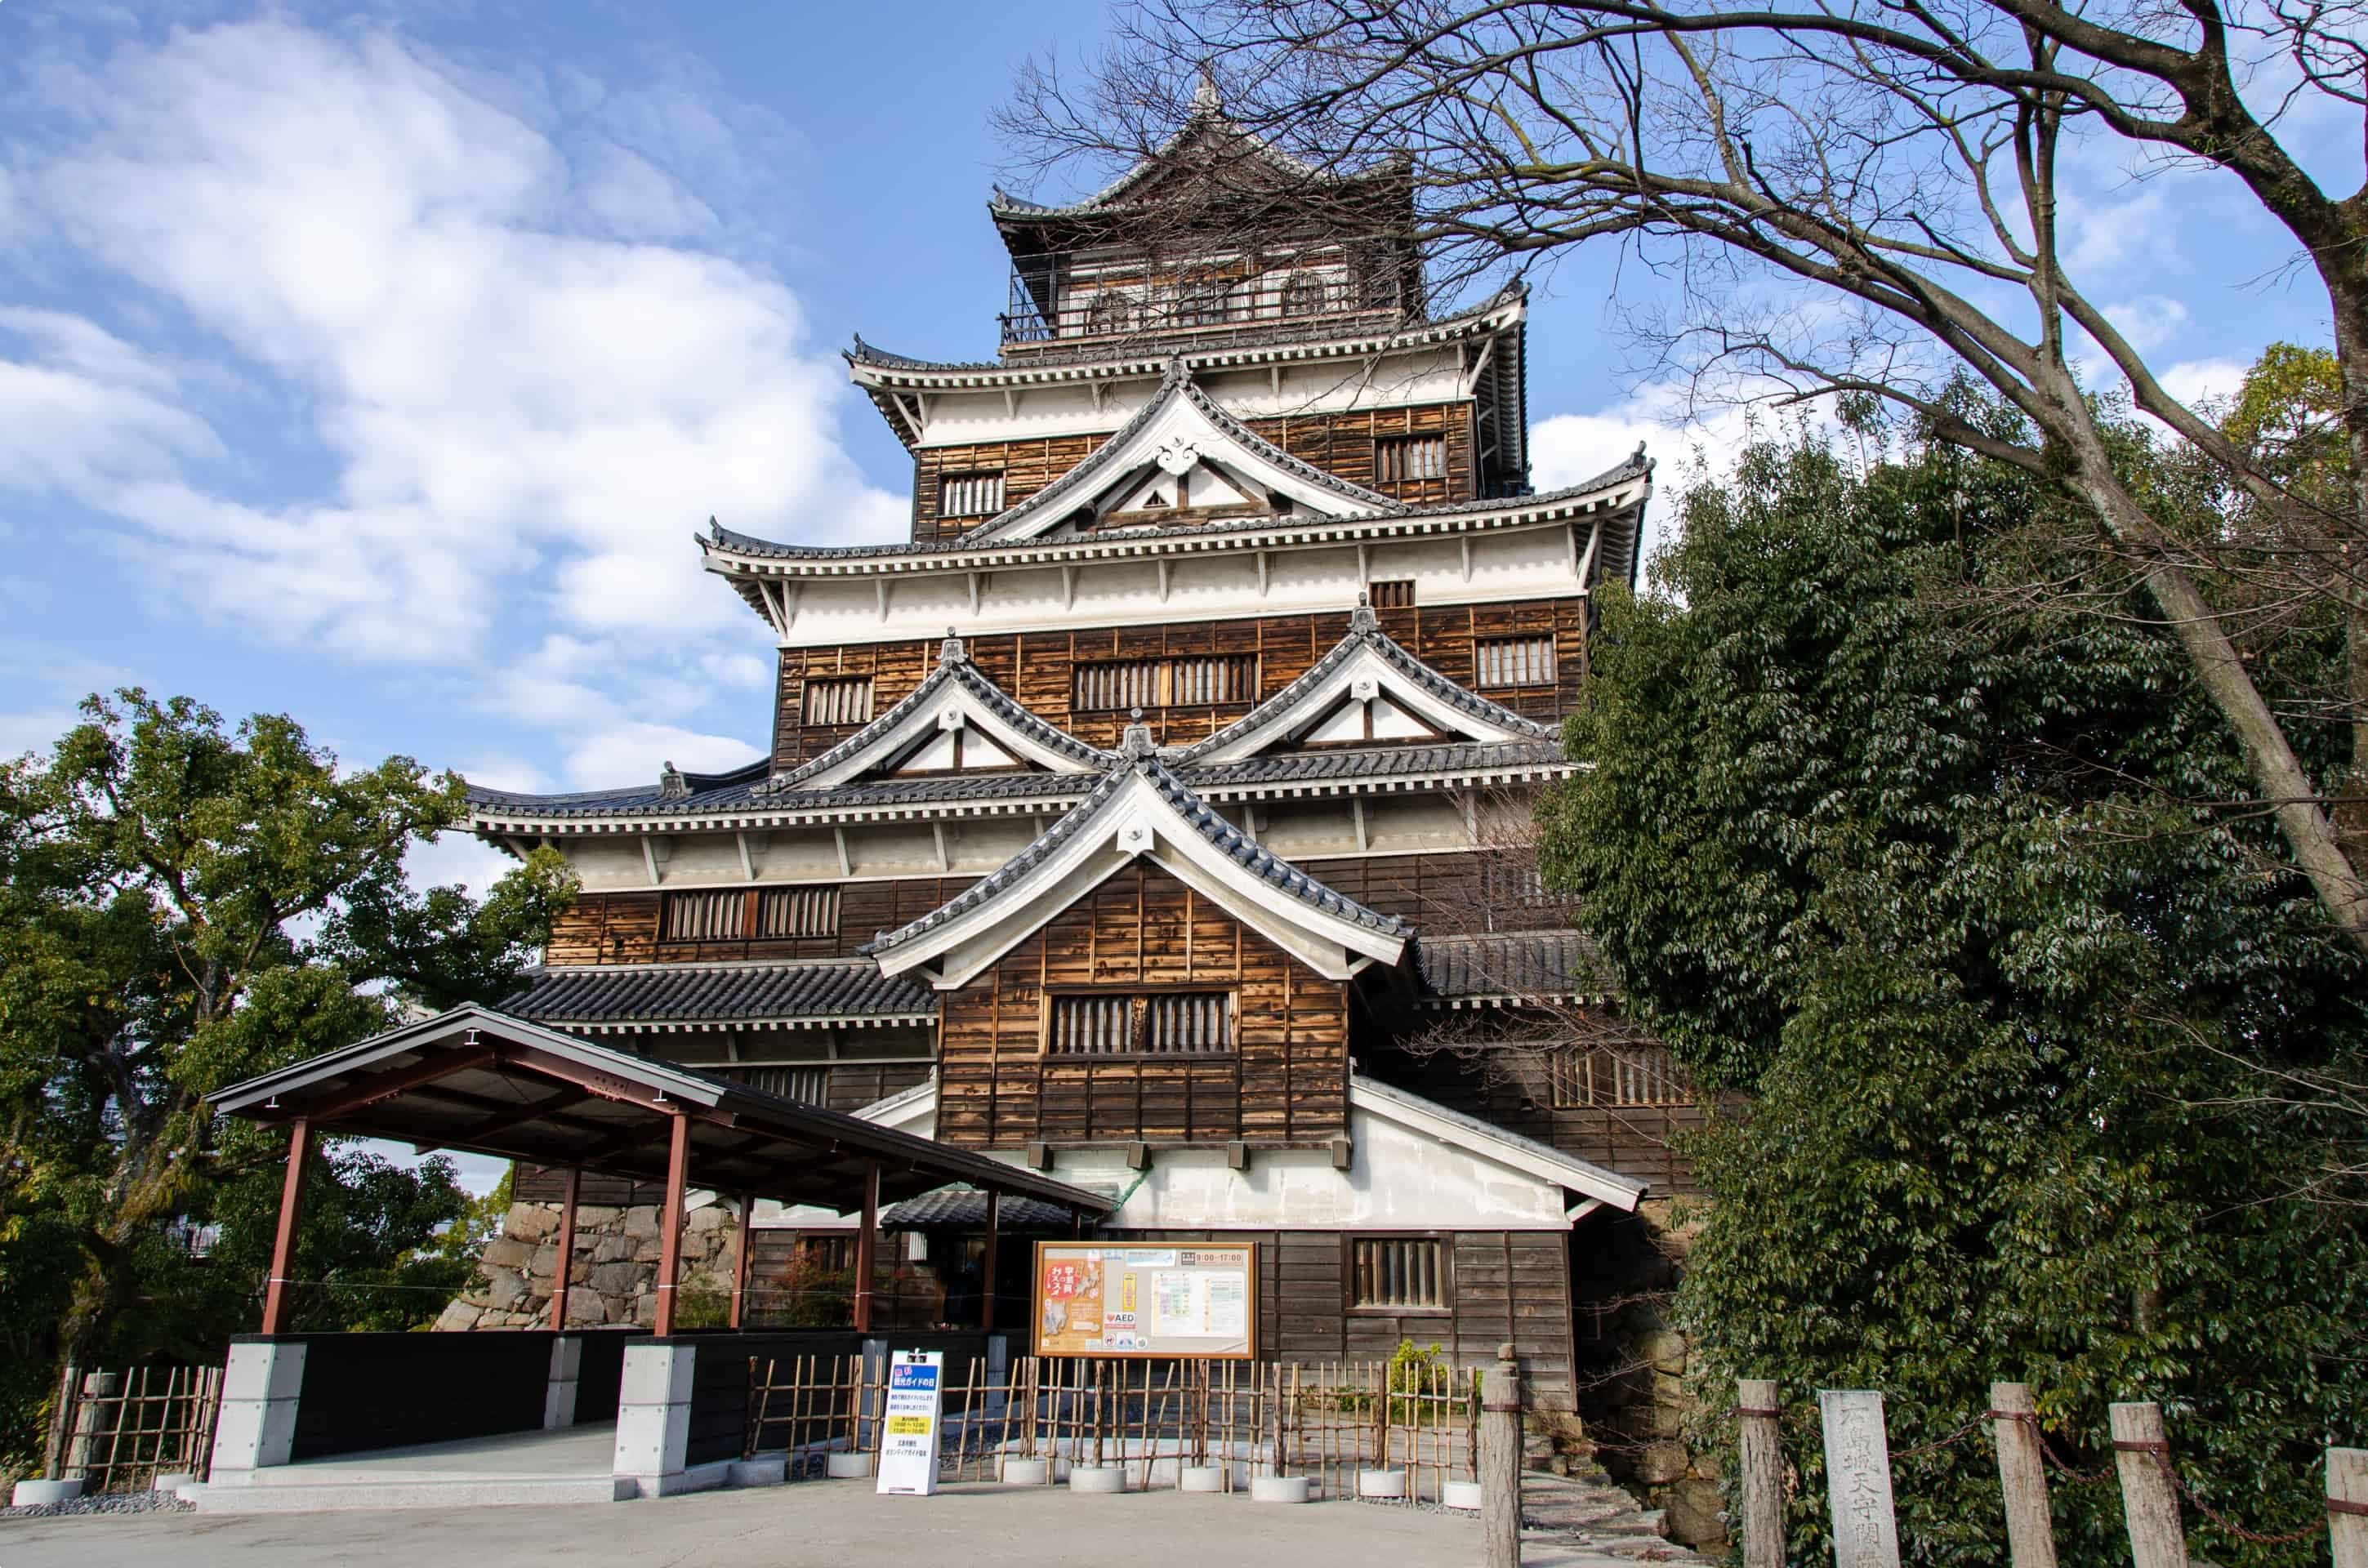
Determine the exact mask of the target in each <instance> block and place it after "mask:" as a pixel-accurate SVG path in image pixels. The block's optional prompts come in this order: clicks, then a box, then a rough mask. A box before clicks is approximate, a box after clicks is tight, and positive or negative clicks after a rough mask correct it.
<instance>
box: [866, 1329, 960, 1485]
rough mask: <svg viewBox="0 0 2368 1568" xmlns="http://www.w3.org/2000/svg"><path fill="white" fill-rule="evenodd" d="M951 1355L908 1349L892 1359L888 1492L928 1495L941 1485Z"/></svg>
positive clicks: (886, 1430)
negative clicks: (944, 1390)
mask: <svg viewBox="0 0 2368 1568" xmlns="http://www.w3.org/2000/svg"><path fill="white" fill-rule="evenodd" d="M945 1371H946V1358H945V1353H944V1352H943V1351H939V1350H902V1351H898V1352H897V1353H896V1354H895V1355H894V1356H892V1357H890V1358H889V1361H888V1403H887V1405H886V1407H885V1408H884V1409H883V1410H882V1412H881V1431H880V1485H879V1487H878V1490H879V1491H880V1492H881V1493H882V1494H890V1493H894V1494H897V1495H899V1496H905V1497H927V1496H928V1495H930V1494H932V1493H934V1492H936V1491H937V1489H938V1417H939V1392H940V1390H941V1387H942V1385H943V1383H944V1381H945Z"/></svg>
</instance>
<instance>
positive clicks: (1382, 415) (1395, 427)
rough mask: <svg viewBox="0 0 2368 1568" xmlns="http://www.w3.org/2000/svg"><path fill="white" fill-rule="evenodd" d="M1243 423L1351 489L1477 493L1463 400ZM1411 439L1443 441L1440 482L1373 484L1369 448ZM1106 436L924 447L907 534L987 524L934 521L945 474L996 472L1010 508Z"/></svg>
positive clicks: (1407, 496)
mask: <svg viewBox="0 0 2368 1568" xmlns="http://www.w3.org/2000/svg"><path fill="white" fill-rule="evenodd" d="M1247 424H1248V425H1249V427H1250V428H1251V429H1252V430H1254V431H1256V432H1257V433H1258V435H1259V436H1260V437H1264V438H1265V439H1267V440H1269V441H1271V442H1273V443H1274V444H1275V445H1276V446H1278V447H1281V449H1283V450H1284V451H1286V452H1289V453H1290V454H1291V455H1292V457H1295V458H1297V459H1299V460H1301V461H1303V462H1307V463H1313V464H1314V465H1315V467H1317V468H1320V469H1323V470H1325V471H1326V472H1330V473H1333V474H1337V475H1338V476H1339V477H1340V478H1342V479H1345V480H1347V481H1348V482H1349V483H1351V484H1361V485H1363V486H1365V487H1366V488H1367V489H1369V490H1374V491H1378V492H1380V493H1381V494H1384V495H1387V496H1390V497H1391V498H1392V499H1394V500H1398V501H1468V500H1471V499H1472V498H1473V497H1474V495H1475V494H1477V490H1476V488H1475V486H1474V483H1473V468H1472V404H1471V403H1468V402H1458V403H1415V404H1412V405H1408V406H1405V407H1399V408H1373V409H1360V410H1359V411H1358V412H1356V413H1353V414H1310V415H1299V416H1297V417H1295V418H1285V419H1252V420H1249V421H1247ZM1414 435H1440V436H1443V437H1446V440H1447V473H1446V475H1445V477H1443V478H1440V479H1430V480H1415V481H1408V482H1406V483H1398V484H1380V483H1375V481H1374V479H1373V443H1374V442H1375V441H1376V440H1381V439H1386V438H1388V437H1392V436H1414ZM1108 439H1110V437H1109V436H1108V435H1106V434H1094V435H1085V436H1053V437H1043V438H1040V439H1036V440H1029V441H987V442H981V443H978V444H975V445H971V446H962V447H925V448H923V449H921V450H919V451H917V452H916V453H914V454H913V537H914V538H915V539H916V540H934V539H940V538H943V537H945V536H947V535H951V534H959V533H962V532H964V531H966V530H968V529H971V528H976V527H977V526H978V525H979V524H981V523H983V522H985V520H986V519H985V517H945V518H940V517H939V515H938V498H939V484H940V483H941V482H942V481H943V480H944V479H945V477H946V476H947V475H949V474H962V473H992V472H999V473H1001V474H1002V475H1003V504H1004V505H1005V506H1018V505H1019V503H1020V502H1022V501H1025V500H1026V499H1028V497H1030V495H1033V494H1036V492H1038V491H1039V490H1042V489H1043V488H1044V487H1045V486H1046V485H1048V484H1050V483H1053V481H1054V480H1056V479H1058V478H1060V477H1061V476H1062V475H1063V474H1064V473H1066V472H1069V471H1070V470H1071V469H1073V468H1075V467H1076V466H1077V464H1079V463H1081V462H1083V461H1084V460H1086V459H1087V458H1088V457H1090V456H1091V455H1092V454H1093V453H1094V451H1095V449H1098V448H1099V447H1100V446H1101V444H1102V443H1103V442H1104V441H1107V440H1108Z"/></svg>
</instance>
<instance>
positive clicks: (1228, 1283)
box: [1035, 1242, 1258, 1360]
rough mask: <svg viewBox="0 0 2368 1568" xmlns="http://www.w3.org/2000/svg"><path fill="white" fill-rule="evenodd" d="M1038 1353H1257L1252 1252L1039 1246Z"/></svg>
mask: <svg viewBox="0 0 2368 1568" xmlns="http://www.w3.org/2000/svg"><path fill="white" fill-rule="evenodd" d="M1035 1323H1036V1327H1035V1339H1036V1354H1037V1355H1039V1356H1205V1357H1215V1358H1232V1359H1237V1360H1247V1359H1248V1358H1251V1357H1253V1356H1256V1355H1257V1354H1258V1246H1257V1244H1255V1243H1251V1242H1240V1243H1235V1244H1231V1245H1222V1246H1202V1245H1198V1244H1167V1245H1138V1246H1121V1245H1116V1244H1111V1243H1108V1242H1038V1243H1037V1244H1036V1312H1035Z"/></svg>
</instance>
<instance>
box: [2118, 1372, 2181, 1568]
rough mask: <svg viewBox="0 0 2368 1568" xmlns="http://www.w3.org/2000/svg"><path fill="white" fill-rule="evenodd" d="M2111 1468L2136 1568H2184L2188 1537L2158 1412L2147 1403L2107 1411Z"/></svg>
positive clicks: (2160, 1412) (2154, 1405)
mask: <svg viewBox="0 0 2368 1568" xmlns="http://www.w3.org/2000/svg"><path fill="white" fill-rule="evenodd" d="M2111 1416H2112V1430H2113V1466H2114V1468H2115V1469H2116V1470H2118V1471H2121V1476H2122V1516H2123V1518H2124V1519H2125V1520H2126V1521H2127V1522H2128V1524H2129V1529H2130V1554H2131V1556H2132V1557H2133V1558H2134V1559H2135V1562H2136V1568H2187V1533H2186V1531H2185V1530H2183V1529H2182V1528H2180V1522H2179V1494H2178V1493H2177V1492H2176V1491H2175V1490H2174V1489H2173V1488H2172V1486H2171V1472H2170V1443H2169V1439H2168V1438H2167V1437H2165V1436H2164V1435H2163V1426H2162V1409H2161V1407H2160V1406H2159V1405H2156V1404H2152V1403H2130V1404H2116V1405H2114V1406H2112V1411H2111Z"/></svg>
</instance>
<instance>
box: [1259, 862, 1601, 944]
mask: <svg viewBox="0 0 2368 1568" xmlns="http://www.w3.org/2000/svg"><path fill="white" fill-rule="evenodd" d="M1513 861H1514V857H1513V856H1512V855H1510V854H1505V853H1500V852H1497V851H1495V850H1493V849H1490V848H1486V847H1482V848H1477V849H1469V850H1435V849H1434V850H1426V851H1424V852H1423V853H1421V854H1418V855H1367V856H1359V857H1355V858H1340V859H1326V858H1322V857H1315V858H1308V859H1304V860H1297V861H1294V862H1292V863H1293V864H1294V865H1296V866H1298V867H1299V869H1301V870H1303V871H1305V872H1306V873H1307V874H1308V875H1309V876H1311V877H1314V878H1315V879H1316V880H1317V881H1320V882H1322V883H1323V884H1324V885H1325V886H1326V887H1328V888H1330V889H1332V890H1333V891H1334V892H1338V893H1341V894H1344V895H1346V896H1347V897H1349V898H1353V899H1355V900H1356V901H1357V902H1358V903H1362V904H1364V905H1366V906H1367V907H1368V908H1372V909H1376V910H1379V911H1380V912H1381V913H1383V915H1396V916H1397V917H1398V918H1399V919H1401V920H1404V921H1407V922H1409V923H1410V924H1412V925H1414V926H1417V928H1418V929H1420V930H1422V931H1424V932H1426V933H1428V934H1429V935H1432V936H1447V935H1463V934H1474V933H1482V932H1490V931H1541V930H1558V929H1561V928H1563V927H1565V926H1568V925H1569V924H1570V910H1571V905H1570V903H1569V902H1568V901H1567V900H1565V899H1563V898H1560V897H1555V896H1548V897H1543V898H1529V897H1525V896H1521V894H1520V892H1519V891H1518V889H1517V888H1515V887H1513V886H1512V885H1511V884H1510V881H1509V879H1508V877H1507V876H1506V875H1504V872H1505V870H1506V869H1508V863H1509V862H1513ZM1492 862H1493V864H1492ZM1511 869H1519V868H1518V865H1513V866H1512V868H1511Z"/></svg>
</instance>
